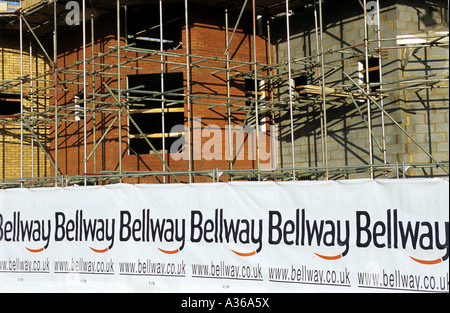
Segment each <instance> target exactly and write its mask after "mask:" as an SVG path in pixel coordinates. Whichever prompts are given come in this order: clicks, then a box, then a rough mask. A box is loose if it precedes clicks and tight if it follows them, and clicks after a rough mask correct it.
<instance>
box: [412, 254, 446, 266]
mask: <svg viewBox="0 0 450 313" xmlns="http://www.w3.org/2000/svg"><path fill="white" fill-rule="evenodd" d="M410 258H411V259H412V260H414V261H416V262H417V263H420V264H425V265H434V264H439V263H441V262H442V259H437V260H430V261H427V260H420V259H416V258H413V257H412V256H410Z"/></svg>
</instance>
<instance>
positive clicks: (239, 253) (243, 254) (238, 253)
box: [231, 249, 256, 257]
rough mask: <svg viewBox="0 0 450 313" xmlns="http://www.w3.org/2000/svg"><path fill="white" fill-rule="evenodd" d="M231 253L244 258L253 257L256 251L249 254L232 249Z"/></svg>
mask: <svg viewBox="0 0 450 313" xmlns="http://www.w3.org/2000/svg"><path fill="white" fill-rule="evenodd" d="M231 251H233V252H234V253H236V254H237V255H239V256H244V257H246V256H252V255H255V254H256V251H252V252H249V253H243V252H237V251H234V250H233V249H231Z"/></svg>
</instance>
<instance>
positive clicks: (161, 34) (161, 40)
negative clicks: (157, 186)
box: [159, 0, 166, 183]
mask: <svg viewBox="0 0 450 313" xmlns="http://www.w3.org/2000/svg"><path fill="white" fill-rule="evenodd" d="M163 23H164V21H163V4H162V0H159V51H160V52H161V56H160V60H161V65H160V66H161V133H162V138H161V140H162V158H163V160H164V162H166V131H165V128H166V126H165V123H166V120H165V114H164V113H165V112H164V110H165V101H166V99H165V97H164V55H163V53H162V52H163V51H164V29H163ZM164 162H163V164H162V167H163V168H162V170H163V172H165V171H166V165H165V164H164ZM165 182H166V176H165V175H163V183H165Z"/></svg>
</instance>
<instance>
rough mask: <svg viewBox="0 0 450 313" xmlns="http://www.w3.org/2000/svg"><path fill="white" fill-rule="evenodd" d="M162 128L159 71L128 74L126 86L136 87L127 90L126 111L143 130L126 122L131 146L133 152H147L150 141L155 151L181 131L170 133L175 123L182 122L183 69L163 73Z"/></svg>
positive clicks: (176, 136) (176, 137) (167, 149)
mask: <svg viewBox="0 0 450 313" xmlns="http://www.w3.org/2000/svg"><path fill="white" fill-rule="evenodd" d="M163 83H164V91H165V92H164V132H163V117H162V106H161V104H162V94H161V90H162V86H161V74H160V73H158V74H142V75H130V76H128V88H130V89H131V88H137V87H139V88H137V89H135V90H134V91H130V93H129V101H130V105H129V112H130V116H131V117H132V119H133V120H134V121H135V123H136V124H137V125H138V126H139V128H140V130H141V131H142V133H143V134H142V133H141V132H140V131H139V130H138V128H137V127H136V126H135V125H134V123H133V122H132V121H130V122H129V143H130V150H131V151H132V152H134V153H136V154H149V153H151V147H150V145H149V144H148V143H147V141H146V140H145V138H144V135H145V137H146V138H147V139H148V140H149V141H150V142H151V144H152V145H153V146H154V148H155V149H156V150H158V151H161V150H163V134H164V137H165V140H164V142H165V150H166V151H169V149H170V146H171V145H172V144H173V143H174V142H175V141H176V140H178V139H179V137H181V136H182V135H183V134H181V133H179V132H177V133H171V131H172V129H173V127H174V126H176V125H184V97H183V95H182V94H183V92H184V86H183V73H164V80H163Z"/></svg>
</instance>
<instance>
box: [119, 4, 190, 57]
mask: <svg viewBox="0 0 450 313" xmlns="http://www.w3.org/2000/svg"><path fill="white" fill-rule="evenodd" d="M126 12H127V13H126V14H127V19H126V24H127V43H128V44H134V45H135V47H138V48H145V49H154V50H159V49H160V45H161V28H160V8H159V4H158V3H156V4H151V5H145V6H129V7H127V11H126ZM183 17H184V6H183V5H179V4H167V5H164V4H163V9H162V22H163V24H162V33H163V34H162V43H163V50H170V49H178V48H181V47H182V29H183V25H184V18H183Z"/></svg>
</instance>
